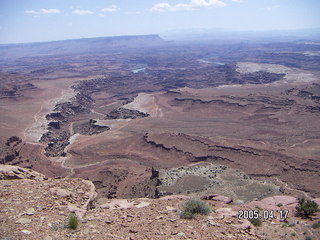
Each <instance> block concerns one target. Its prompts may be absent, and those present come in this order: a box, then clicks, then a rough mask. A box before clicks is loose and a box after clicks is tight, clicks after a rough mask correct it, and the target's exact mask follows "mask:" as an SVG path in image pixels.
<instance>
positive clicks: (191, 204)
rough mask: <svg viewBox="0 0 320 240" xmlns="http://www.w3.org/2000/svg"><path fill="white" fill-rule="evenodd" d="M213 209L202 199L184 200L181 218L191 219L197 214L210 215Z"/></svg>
mask: <svg viewBox="0 0 320 240" xmlns="http://www.w3.org/2000/svg"><path fill="white" fill-rule="evenodd" d="M210 212H211V209H210V207H209V206H208V205H206V203H205V202H203V201H200V200H187V201H186V202H184V204H183V206H182V211H181V215H180V216H181V218H185V219H191V218H194V216H195V215H196V214H201V215H208V214H209V213H210Z"/></svg>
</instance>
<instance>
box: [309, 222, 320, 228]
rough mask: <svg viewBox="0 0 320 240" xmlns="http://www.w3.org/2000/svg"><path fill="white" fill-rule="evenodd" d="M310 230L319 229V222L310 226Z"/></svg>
mask: <svg viewBox="0 0 320 240" xmlns="http://www.w3.org/2000/svg"><path fill="white" fill-rule="evenodd" d="M311 227H312V228H314V229H316V228H320V222H317V223H314V224H312V226H311Z"/></svg>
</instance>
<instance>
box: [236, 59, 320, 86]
mask: <svg viewBox="0 0 320 240" xmlns="http://www.w3.org/2000/svg"><path fill="white" fill-rule="evenodd" d="M236 70H237V72H239V73H241V74H245V73H255V72H259V71H264V72H269V73H277V74H286V75H285V77H284V80H280V81H285V82H288V83H293V82H312V81H316V80H317V78H316V77H315V76H314V75H313V74H312V73H308V72H305V71H303V70H300V69H295V68H289V67H286V66H283V65H279V64H267V63H252V62H238V63H237V69H236Z"/></svg>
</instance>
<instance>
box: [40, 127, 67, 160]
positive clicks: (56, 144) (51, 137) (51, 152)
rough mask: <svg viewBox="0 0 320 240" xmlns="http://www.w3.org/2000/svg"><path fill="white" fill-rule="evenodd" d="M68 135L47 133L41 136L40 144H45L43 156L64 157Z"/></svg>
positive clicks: (63, 132) (62, 132) (56, 132)
mask: <svg viewBox="0 0 320 240" xmlns="http://www.w3.org/2000/svg"><path fill="white" fill-rule="evenodd" d="M69 138H70V134H69V133H68V132H66V131H49V132H46V133H45V134H43V135H42V137H41V139H40V142H43V143H47V146H46V147H45V155H46V156H50V157H57V156H65V155H66V153H65V152H64V149H65V147H66V146H67V145H69V143H70V142H69Z"/></svg>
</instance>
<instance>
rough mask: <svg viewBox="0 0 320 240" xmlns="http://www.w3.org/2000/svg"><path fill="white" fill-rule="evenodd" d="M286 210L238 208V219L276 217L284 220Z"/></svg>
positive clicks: (286, 214)
mask: <svg viewBox="0 0 320 240" xmlns="http://www.w3.org/2000/svg"><path fill="white" fill-rule="evenodd" d="M288 214H289V211H288V210H279V211H275V212H274V211H273V210H239V212H238V218H239V219H276V218H279V219H280V220H286V219H287V217H288Z"/></svg>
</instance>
